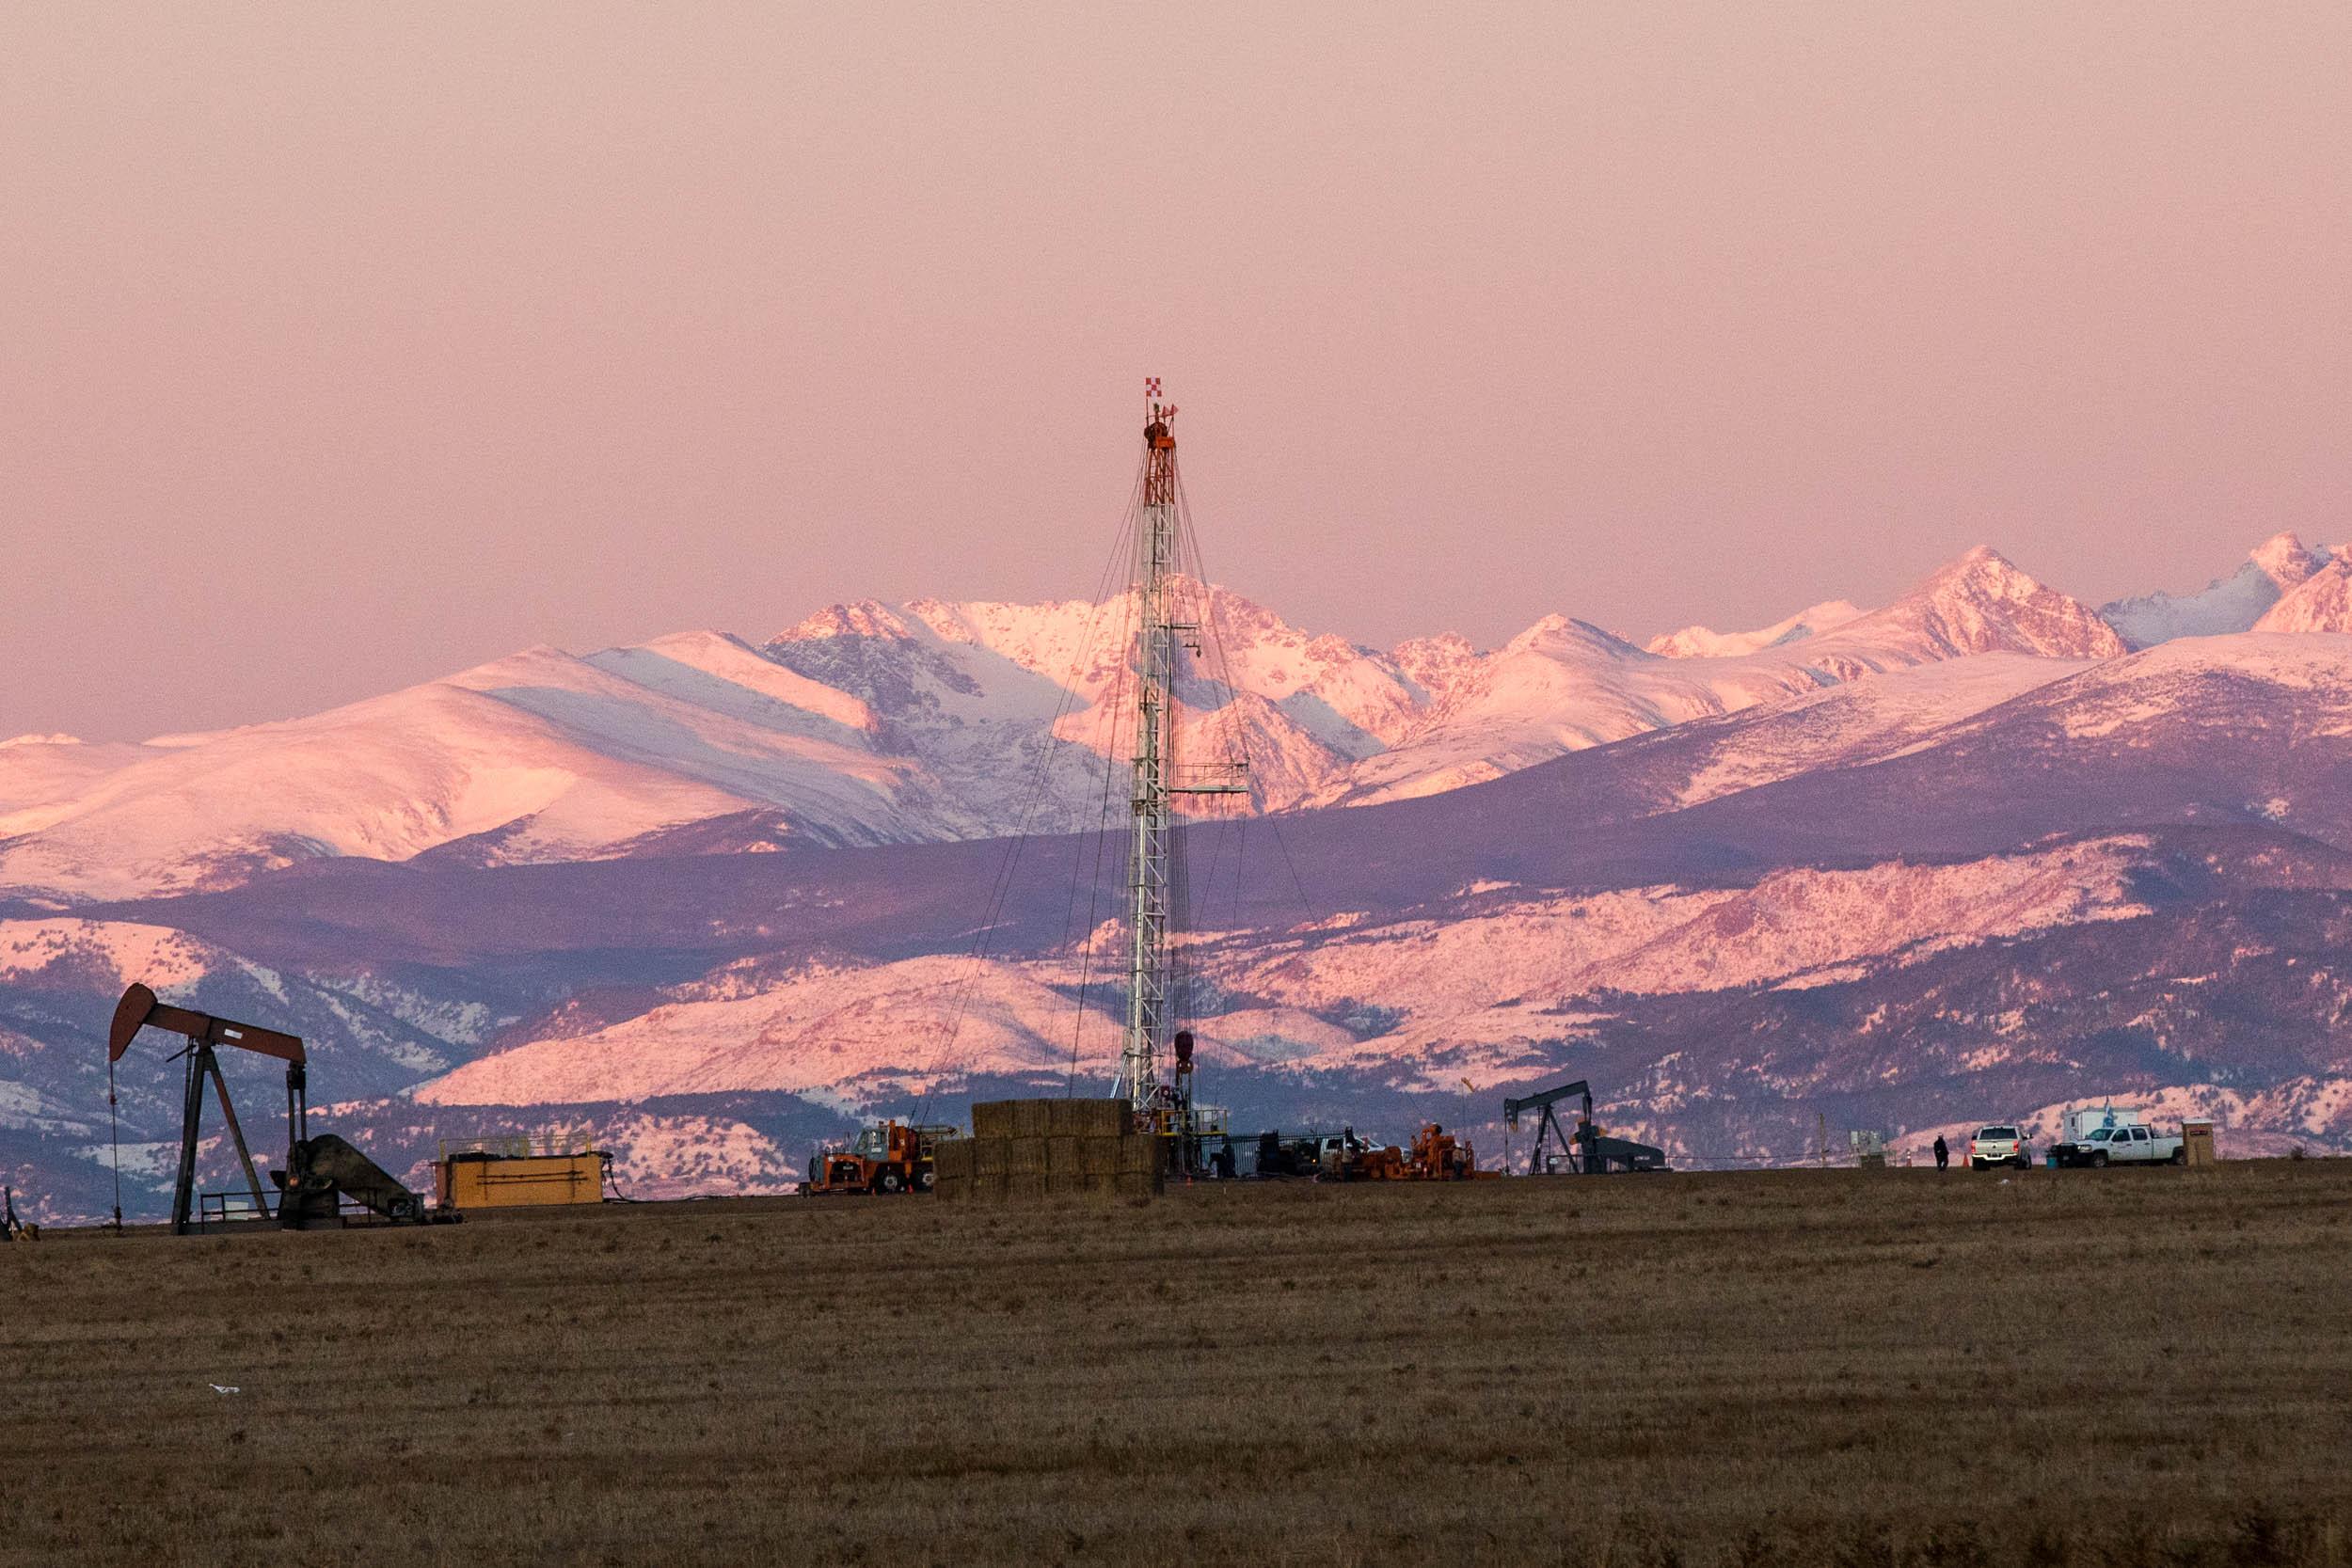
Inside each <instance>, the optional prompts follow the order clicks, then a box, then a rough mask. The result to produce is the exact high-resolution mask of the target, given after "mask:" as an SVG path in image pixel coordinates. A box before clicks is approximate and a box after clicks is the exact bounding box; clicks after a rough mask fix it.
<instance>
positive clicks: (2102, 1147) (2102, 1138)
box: [2050, 1126, 2188, 1165]
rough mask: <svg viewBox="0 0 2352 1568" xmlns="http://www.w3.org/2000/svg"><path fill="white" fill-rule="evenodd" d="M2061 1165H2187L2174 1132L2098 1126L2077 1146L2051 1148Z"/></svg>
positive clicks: (2186, 1158)
mask: <svg viewBox="0 0 2352 1568" xmlns="http://www.w3.org/2000/svg"><path fill="white" fill-rule="evenodd" d="M2050 1152H2052V1153H2053V1154H2055V1155H2057V1156H2058V1164H2061V1165H2179V1164H2187V1162H2188V1156H2187V1154H2186V1153H2185V1151H2184V1150H2183V1148H2182V1147H2181V1140H2180V1136H2179V1134H2177V1133H2171V1132H2157V1131H2156V1130H2155V1129H2154V1128H2153V1127H2137V1126H2135V1127H2102V1128H2099V1129H2097V1130H2096V1131H2095V1132H2091V1134H2090V1136H2089V1137H2086V1138H2084V1139H2083V1140H2082V1141H2081V1142H2080V1143H2071V1144H2059V1145H2058V1146H2056V1147H2055V1148H2052V1149H2051V1151H2050Z"/></svg>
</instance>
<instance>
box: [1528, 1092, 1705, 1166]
mask: <svg viewBox="0 0 2352 1568" xmlns="http://www.w3.org/2000/svg"><path fill="white" fill-rule="evenodd" d="M1563 1100H1578V1101H1581V1108H1580V1110H1579V1112H1578V1115H1577V1118H1576V1133H1575V1136H1574V1137H1570V1136H1569V1134H1568V1133H1567V1132H1565V1131H1563V1130H1562V1128H1561V1126H1560V1118H1559V1117H1555V1116H1553V1115H1552V1112H1551V1108H1552V1106H1554V1105H1555V1104H1557V1103H1559V1102H1560V1101H1563ZM1521 1111H1536V1112H1540V1113H1541V1116H1540V1117H1539V1119H1538V1120H1537V1121H1536V1123H1535V1148H1534V1152H1533V1153H1531V1154H1529V1156H1528V1157H1527V1174H1528V1175H1530V1176H1542V1175H1545V1174H1547V1172H1546V1170H1545V1167H1544V1135H1545V1134H1546V1133H1549V1134H1550V1135H1551V1136H1552V1137H1553V1138H1554V1139H1556V1140H1557V1141H1558V1143H1559V1145H1560V1152H1561V1153H1562V1154H1564V1155H1565V1156H1566V1157H1567V1162H1568V1169H1570V1170H1572V1171H1574V1172H1576V1173H1577V1174H1578V1175H1580V1176H1605V1175H1607V1174H1609V1173H1610V1172H1612V1171H1631V1170H1664V1169H1665V1168H1666V1151H1665V1150H1664V1149H1662V1148H1657V1147H1656V1146H1655V1145H1651V1144H1637V1143H1635V1142H1634V1141H1633V1140H1632V1139H1630V1138H1612V1137H1608V1136H1605V1135H1604V1134H1603V1133H1602V1132H1601V1131H1600V1129H1598V1128H1597V1127H1595V1126H1594V1125H1593V1088H1592V1085H1590V1084H1587V1083H1586V1082H1585V1081H1584V1080H1583V1079H1581V1078H1579V1079H1578V1080H1576V1082H1574V1083H1572V1084H1562V1085H1559V1086H1558V1087H1556V1088H1549V1089H1539V1090H1537V1091H1536V1092H1535V1093H1534V1094H1531V1095H1528V1096H1526V1097H1525V1098H1524V1099H1519V1100H1507V1099H1506V1100H1505V1101H1503V1102H1502V1120H1503V1123H1504V1125H1505V1126H1508V1127H1517V1126H1518V1124H1519V1113H1520V1112H1521ZM1505 1159H1506V1160H1507V1159H1508V1155H1507V1154H1506V1155H1505Z"/></svg>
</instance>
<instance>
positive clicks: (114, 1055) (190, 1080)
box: [106, 985, 310, 1236]
mask: <svg viewBox="0 0 2352 1568" xmlns="http://www.w3.org/2000/svg"><path fill="white" fill-rule="evenodd" d="M150 1027H151V1028H156V1029H161V1030H164V1031H165V1032H166V1033H168V1034H174V1035H179V1036H182V1037H184V1038H185V1039H186V1040H187V1042H188V1043H187V1046H186V1048H185V1049H183V1051H181V1052H180V1053H179V1054H180V1055H181V1056H183V1057H184V1058H185V1059H186V1062H187V1083H186V1087H185V1089H184V1090H183V1094H182V1096H181V1102H180V1169H179V1173H178V1176H177V1179H176V1180H174V1182H173V1184H172V1189H171V1230H172V1234H173V1235H175V1236H184V1235H186V1234H187V1233H188V1224H189V1219H190V1215H191V1212H192V1211H193V1210H194V1207H195V1201H196V1147H197V1144H198V1142H199V1139H200V1138H201V1135H202V1132H203V1120H204V1085H205V1084H206V1082H207V1081H208V1080H209V1081H210V1082H211V1084H212V1085H213V1090H214V1093H215V1095H216V1096H217V1097H218V1098H219V1100H220V1113H221V1119H222V1120H223V1121H224V1122H226V1123H227V1124H228V1128H229V1137H230V1142H231V1143H233V1144H235V1146H236V1149H237V1161H238V1164H240V1165H242V1166H243V1167H244V1170H245V1180H246V1185H247V1186H248V1187H250V1188H251V1189H252V1190H253V1204H254V1207H255V1208H256V1209H259V1210H261V1211H262V1212H268V1209H269V1199H268V1198H267V1197H266V1196H264V1195H263V1194H262V1180H261V1177H260V1176H259V1175H258V1174H257V1173H256V1172H255V1170H254V1168H253V1155H252V1152H251V1151H250V1150H249V1149H247V1148H246V1142H245V1129H244V1128H243V1127H242V1126H240V1125H239V1124H238V1121H237V1108H236V1106H235V1105H233V1104H231V1103H230V1099H229V1085H228V1082H227V1081H226V1080H225V1079H223V1078H222V1077H221V1073H220V1058H219V1057H218V1056H217V1055H216V1054H215V1049H214V1048H215V1047H216V1046H223V1045H230V1046H235V1047H237V1048H239V1049H240V1050H245V1051H252V1052H257V1053H260V1054H262V1055H264V1056H274V1057H276V1058H278V1060H279V1061H282V1062H284V1063H285V1064H286V1147H287V1148H288V1149H289V1150H292V1149H294V1148H297V1147H298V1146H299V1145H300V1144H301V1143H302V1142H303V1140H304V1139H305V1138H307V1137H308V1136H309V1134H310V1090H309V1086H308V1083H307V1076H308V1074H307V1069H308V1063H309V1059H310V1058H309V1056H308V1054H307V1053H305V1052H304V1050H303V1046H302V1040H301V1038H300V1037H298V1036H294V1035H288V1034H281V1033H280V1032H279V1031H278V1030H276V1029H264V1028H262V1027H261V1026H260V1025H259V1024H253V1023H239V1022H236V1021H235V1020H233V1019H226V1018H215V1017H214V1016H213V1015H212V1014H210V1013H199V1012H198V1011H196V1010H195V1009H194V1008H190V1007H175V1006H171V1005H170V1004H169V1003H167V1002H159V1001H157V1000H156V999H155V993H154V992H153V991H152V990H149V989H148V988H147V987H145V986H142V985H134V986H132V987H131V988H130V989H129V990H126V991H124V992H123V993H122V1000H121V1001H119V1002H118V1003H116V1004H115V1017H114V1026H113V1028H112V1029H110V1030H109V1031H108V1032H107V1036H106V1065H107V1067H108V1068H109V1069H112V1067H113V1066H114V1064H115V1063H116V1062H118V1061H120V1060H121V1059H122V1053H124V1052H125V1051H128V1050H129V1049H130V1048H131V1041H132V1039H133V1038H134V1037H135V1036H136V1035H137V1034H138V1032H139V1031H140V1030H141V1029H144V1028H150Z"/></svg>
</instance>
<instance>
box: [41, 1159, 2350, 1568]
mask: <svg viewBox="0 0 2352 1568" xmlns="http://www.w3.org/2000/svg"><path fill="white" fill-rule="evenodd" d="M2348 1215H2352V1162H2298V1163H2262V1164H2236V1165H2224V1166H2222V1167H2220V1168H2218V1169H2216V1170H2211V1171H2169V1170H2168V1171H2145V1172H2143V1171H2113V1172H2039V1171H2037V1172H2032V1173H2027V1174H2023V1175H2020V1176H2017V1177H2014V1178H2011V1179H2010V1180H2006V1181H2004V1180H2001V1179H1999V1178H1998V1177H1994V1176H1991V1175H1982V1176H1977V1175H1970V1174H1967V1173H1964V1172H1959V1171H1955V1172H1953V1173H1951V1174H1950V1175H1948V1176H1943V1177H1938V1176H1937V1175H1935V1174H1934V1173H1933V1172H1928V1171H1896V1172H1885V1173H1876V1172H1872V1173H1864V1172H1831V1173H1820V1172H1788V1173H1775V1174H1769V1175H1755V1174H1750V1175H1698V1176H1672V1177H1658V1178H1622V1179H1617V1180H1592V1181H1585V1180H1569V1179H1562V1180H1551V1181H1545V1182H1534V1181H1510V1182H1488V1183H1484V1184H1481V1185H1477V1186H1474V1187H1419V1188H1408V1187H1390V1188H1364V1187H1353V1188H1343V1189H1334V1188H1330V1187H1320V1186H1313V1185H1297V1186H1255V1185H1239V1186H1234V1187H1228V1188H1223V1189H1217V1188H1201V1189H1196V1190H1193V1191H1190V1192H1184V1193H1179V1194H1172V1195H1171V1196H1169V1197H1168V1198H1166V1199H1164V1200H1161V1201H1159V1202H1156V1203H1148V1204H1137V1203H1125V1204H1119V1205H1116V1206H1101V1207H1079V1208H1056V1209H1049V1210H1042V1211H1006V1210H992V1209H985V1208H974V1207H970V1206H963V1205H942V1204H939V1203H936V1202H932V1201H930V1200H928V1199H912V1198H910V1199H898V1200H836V1201H833V1202H815V1201H798V1200H770V1201H744V1202H735V1203H689V1204H674V1205H659V1206H657V1205H645V1206H640V1207H633V1208H631V1207H614V1208H608V1209H602V1210H596V1211H590V1212H576V1213H557V1212H541V1213H538V1214H532V1215H521V1214H511V1215H508V1216H504V1217H497V1218H491V1219H487V1220H483V1221H477V1222H475V1223H469V1224H466V1225H462V1226H453V1227H439V1228H434V1229H427V1230H373V1231H361V1230H351V1231H343V1232H334V1233H326V1234H310V1235H282V1234H277V1233H267V1234H252V1235H244V1236H236V1237H221V1238H205V1239H193V1240H187V1241H173V1240H171V1239H170V1238H168V1237H165V1236H160V1235H152V1234H148V1235H140V1234H133V1235H131V1236H127V1237H121V1238H114V1237H105V1236H101V1235H87V1234H84V1235H56V1234H53V1235H51V1236H50V1237H48V1238H46V1239H44V1240H43V1241H41V1242H40V1243H37V1244H34V1245H30V1246H18V1247H13V1248H0V1562H6V1563H8V1564H19V1563H26V1564H30V1563H39V1564H51V1563H74V1562H89V1563H102V1562H103V1563H139V1564H148V1563H159V1564H160V1563H179V1562H186V1563H206V1564H212V1563H247V1562H297V1561H298V1562H302V1563H304V1564H306V1565H323V1564H332V1563H360V1564H375V1563H404V1562H425V1563H499V1564H506V1563H521V1564H533V1563H565V1564H569V1563H590V1564H595V1563H656V1562H665V1563H666V1562H699V1561H719V1562H731V1561H762V1562H776V1563H790V1564H796V1565H797V1564H825V1563H871V1564H882V1563H909V1564H914V1563H930V1562H938V1563H954V1562H960V1561H972V1562H983V1561H985V1562H1037V1561H1073V1562H1080V1561H1083V1562H1104V1563H1131V1562H1134V1563H1141V1562H1152V1563H1178V1562H1233V1561H1248V1562H1253V1563H1315V1564H1348V1563H1374V1562H1446V1563H1460V1562H1484V1561H1509V1562H1513V1563H1525V1562H1565V1563H1575V1564H1593V1565H1605V1564H1628V1565H1632V1564H1667V1563H1686V1564H1694V1565H1695V1564H1716V1563H1726V1564H1731V1563H1778V1562H1788V1563H1800V1564H1809V1563H1823V1564H1833V1563H1834V1564H1881V1563H1884V1564H1895V1563H1905V1564H1913V1563H1915V1564H1947V1563H1949V1564H1957V1563H2010V1562H2015V1563H2040V1564H2069V1563H2082V1564H2090V1563H2100V1564H2111V1565H2113V1564H2129V1563H2140V1562H2167V1563H2212V1564H2217V1565H2218V1564H2233V1565H2234V1564H2248V1563H2265V1562H2280V1563H2297V1564H2301V1563H2345V1562H2347V1561H2352V1474H2348V1473H2347V1461H2352V1415H2348V1414H2347V1411H2348V1410H2352V1339H2347V1337H2346V1335H2345V1332H2344V1328H2345V1323H2346V1306H2347V1303H2352V1220H2348V1219H2347V1216H2348ZM215 1384H220V1385H224V1386H234V1387H235V1388H236V1389H237V1390H238V1391H237V1392H235V1393H233V1394H221V1393H216V1392H215V1391H214V1388H213V1385H215Z"/></svg>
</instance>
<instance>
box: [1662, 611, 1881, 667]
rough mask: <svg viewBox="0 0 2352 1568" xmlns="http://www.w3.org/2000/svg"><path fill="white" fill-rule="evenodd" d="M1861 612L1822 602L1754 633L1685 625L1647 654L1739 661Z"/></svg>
mask: <svg viewBox="0 0 2352 1568" xmlns="http://www.w3.org/2000/svg"><path fill="white" fill-rule="evenodd" d="M1862 613H1863V611H1862V610H1861V608H1860V607H1859V606H1857V605H1851V604H1849V603H1847V602H1846V601H1845V600H1844V599H1824V600H1822V601H1821V602H1820V604H1817V605H1808V606H1806V607H1805V608H1804V609H1803V610H1799V611H1797V612H1796V613H1795V614H1794V615H1791V616H1789V617H1788V619H1787V620H1783V621H1775V622H1773V623H1772V625H1771V626H1762V627H1758V628H1757V629H1756V630H1755V631H1716V630H1713V629H1712V628H1710V627H1708V626H1684V627H1683V628H1682V629H1681V630H1679V631H1670V632H1666V633H1663V634H1661V636H1658V637H1653V638H1651V639H1650V641H1649V651H1650V652H1651V653H1654V654H1659V655H1662V656H1663V657H1667V658H1738V657H1740V656H1741V655H1742V654H1752V653H1755V652H1756V650H1757V649H1759V648H1777V647H1780V646H1782V645H1784V644H1786V643H1789V642H1802V641H1804V640H1805V639H1806V638H1808V637H1814V636H1818V635H1819V634H1820V633H1821V632H1825V631H1831V630H1834V629H1836V627H1838V626H1844V625H1845V624H1846V623H1847V622H1849V621H1852V620H1856V619H1859V618H1860V616H1861V615H1862Z"/></svg>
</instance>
